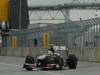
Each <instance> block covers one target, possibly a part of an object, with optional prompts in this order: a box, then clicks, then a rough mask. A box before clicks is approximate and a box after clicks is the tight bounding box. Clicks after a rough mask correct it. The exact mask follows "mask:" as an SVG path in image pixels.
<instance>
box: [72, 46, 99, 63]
mask: <svg viewBox="0 0 100 75" xmlns="http://www.w3.org/2000/svg"><path fill="white" fill-rule="evenodd" d="M70 54H75V55H76V56H77V57H78V59H79V60H82V61H94V62H100V47H70Z"/></svg>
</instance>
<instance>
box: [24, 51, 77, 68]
mask: <svg viewBox="0 0 100 75" xmlns="http://www.w3.org/2000/svg"><path fill="white" fill-rule="evenodd" d="M30 58H31V57H30ZM29 60H30V61H29ZM66 65H67V66H66ZM64 67H69V69H76V67H77V57H76V56H75V55H69V56H68V58H67V59H64V58H63V57H62V56H61V55H60V54H57V53H54V54H43V55H39V56H37V57H36V60H34V61H33V59H32V58H31V59H28V62H27V61H26V63H25V64H24V66H23V68H25V69H26V70H32V69H34V68H41V69H52V70H61V69H63V68H64Z"/></svg>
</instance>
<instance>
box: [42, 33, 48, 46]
mask: <svg viewBox="0 0 100 75" xmlns="http://www.w3.org/2000/svg"><path fill="white" fill-rule="evenodd" d="M43 46H44V48H48V47H49V34H48V33H44V34H43Z"/></svg>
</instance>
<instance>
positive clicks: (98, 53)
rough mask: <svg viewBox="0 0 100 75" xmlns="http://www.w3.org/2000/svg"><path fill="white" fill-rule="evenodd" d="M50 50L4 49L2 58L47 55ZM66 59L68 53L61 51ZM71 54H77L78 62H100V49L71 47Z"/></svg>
mask: <svg viewBox="0 0 100 75" xmlns="http://www.w3.org/2000/svg"><path fill="white" fill-rule="evenodd" d="M47 51H48V49H45V48H2V49H0V55H2V56H26V55H28V54H29V53H32V55H33V56H36V55H40V54H45V53H47ZM59 53H61V54H62V55H63V56H64V57H66V56H67V51H59ZM69 54H75V55H76V56H77V57H78V60H81V61H93V62H100V47H69Z"/></svg>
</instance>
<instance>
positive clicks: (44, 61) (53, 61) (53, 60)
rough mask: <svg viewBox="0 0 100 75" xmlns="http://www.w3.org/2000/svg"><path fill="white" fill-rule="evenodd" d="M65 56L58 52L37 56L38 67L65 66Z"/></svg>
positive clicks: (58, 68) (59, 67)
mask: <svg viewBox="0 0 100 75" xmlns="http://www.w3.org/2000/svg"><path fill="white" fill-rule="evenodd" d="M63 64H64V62H63V58H62V57H61V56H60V55H58V54H46V55H40V56H38V57H37V67H41V68H42V69H57V70H60V69H62V68H63Z"/></svg>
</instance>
